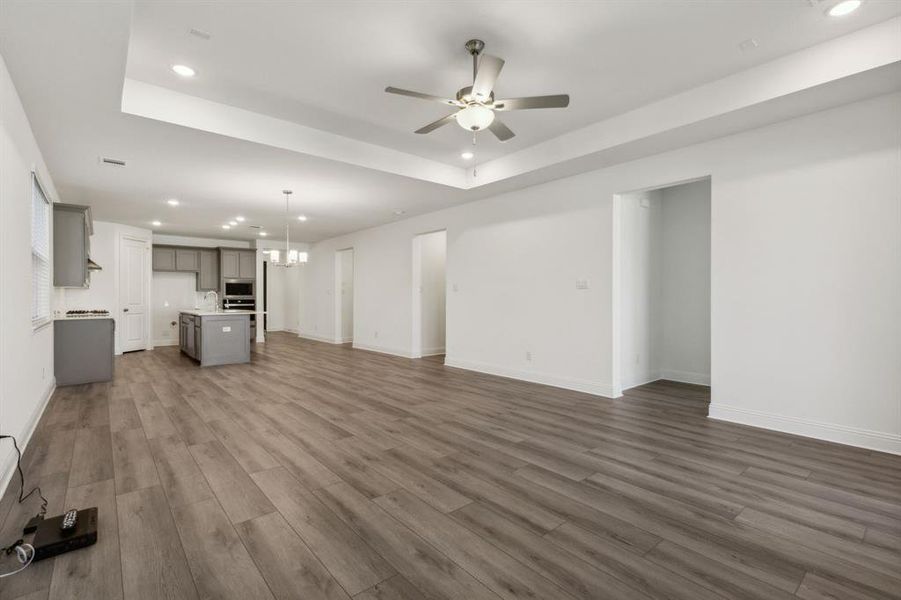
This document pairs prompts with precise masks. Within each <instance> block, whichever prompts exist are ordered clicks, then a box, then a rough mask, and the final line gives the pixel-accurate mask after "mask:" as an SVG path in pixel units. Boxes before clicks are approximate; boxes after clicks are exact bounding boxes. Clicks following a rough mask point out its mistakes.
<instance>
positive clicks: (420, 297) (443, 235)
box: [411, 230, 447, 358]
mask: <svg viewBox="0 0 901 600" xmlns="http://www.w3.org/2000/svg"><path fill="white" fill-rule="evenodd" d="M446 263H447V232H446V231H443V230H442V231H433V232H430V233H423V234H420V235H417V236H415V237H414V238H413V344H412V351H411V354H412V356H413V357H414V358H422V357H424V356H443V355H444V352H445V334H446V327H447V326H446V321H447V311H446V293H447V278H446V274H445V273H446Z"/></svg>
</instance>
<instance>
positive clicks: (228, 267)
mask: <svg viewBox="0 0 901 600" xmlns="http://www.w3.org/2000/svg"><path fill="white" fill-rule="evenodd" d="M220 255H221V257H222V260H221V262H220V265H221V267H222V277H224V278H225V279H237V278H238V277H240V276H241V275H240V272H239V270H238V251H237V250H222V251H221V254H220Z"/></svg>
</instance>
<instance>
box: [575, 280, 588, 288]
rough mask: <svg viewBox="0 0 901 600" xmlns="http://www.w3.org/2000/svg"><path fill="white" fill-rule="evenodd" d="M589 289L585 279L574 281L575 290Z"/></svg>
mask: <svg viewBox="0 0 901 600" xmlns="http://www.w3.org/2000/svg"><path fill="white" fill-rule="evenodd" d="M588 288H589V281H588V280H587V279H576V289H577V290H587V289H588Z"/></svg>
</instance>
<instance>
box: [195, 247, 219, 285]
mask: <svg viewBox="0 0 901 600" xmlns="http://www.w3.org/2000/svg"><path fill="white" fill-rule="evenodd" d="M199 255H200V259H199V260H200V264H199V267H200V270H199V271H198V272H197V291H198V292H208V291H211V290H213V291H215V290H218V289H219V251H218V250H201V251H200V252H199Z"/></svg>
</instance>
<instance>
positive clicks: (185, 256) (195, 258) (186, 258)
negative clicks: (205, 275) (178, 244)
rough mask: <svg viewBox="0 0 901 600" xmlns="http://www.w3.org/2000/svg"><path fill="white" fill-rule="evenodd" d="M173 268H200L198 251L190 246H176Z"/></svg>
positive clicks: (181, 269)
mask: <svg viewBox="0 0 901 600" xmlns="http://www.w3.org/2000/svg"><path fill="white" fill-rule="evenodd" d="M175 270H176V271H192V272H196V271H198V270H200V254H199V252H198V251H197V250H195V249H192V248H176V249H175Z"/></svg>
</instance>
